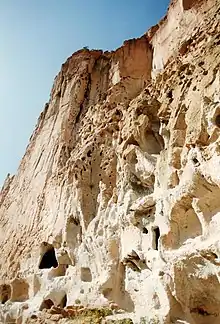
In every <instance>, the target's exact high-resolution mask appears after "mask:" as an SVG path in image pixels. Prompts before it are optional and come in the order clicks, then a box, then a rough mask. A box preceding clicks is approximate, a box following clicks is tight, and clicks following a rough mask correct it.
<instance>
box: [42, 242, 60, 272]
mask: <svg viewBox="0 0 220 324" xmlns="http://www.w3.org/2000/svg"><path fill="white" fill-rule="evenodd" d="M52 267H53V268H57V267H58V262H57V258H56V254H55V250H54V247H50V248H49V249H48V250H47V251H46V252H45V253H44V255H43V257H42V259H41V262H40V265H39V269H49V268H52Z"/></svg>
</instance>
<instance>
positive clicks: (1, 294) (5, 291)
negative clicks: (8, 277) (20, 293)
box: [0, 284, 11, 304]
mask: <svg viewBox="0 0 220 324" xmlns="http://www.w3.org/2000/svg"><path fill="white" fill-rule="evenodd" d="M10 298H11V286H10V285H6V284H3V285H1V286H0V301H1V303H2V304H5V303H6V302H7V301H8V300H9V299H10Z"/></svg>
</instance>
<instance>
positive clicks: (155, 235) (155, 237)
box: [142, 226, 160, 251]
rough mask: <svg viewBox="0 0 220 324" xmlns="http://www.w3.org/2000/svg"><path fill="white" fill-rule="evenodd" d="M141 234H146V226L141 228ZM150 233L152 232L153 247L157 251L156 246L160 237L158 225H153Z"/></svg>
mask: <svg viewBox="0 0 220 324" xmlns="http://www.w3.org/2000/svg"><path fill="white" fill-rule="evenodd" d="M142 232H143V234H148V229H147V228H146V227H144V228H143V231H142ZM152 234H153V240H152V241H153V242H152V243H153V244H152V246H153V249H154V250H157V251H158V247H159V238H160V229H159V227H158V226H157V227H154V228H152Z"/></svg>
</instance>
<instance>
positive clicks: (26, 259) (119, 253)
mask: <svg viewBox="0 0 220 324" xmlns="http://www.w3.org/2000/svg"><path fill="white" fill-rule="evenodd" d="M219 45H220V3H219V1H218V0H203V1H202V0H200V1H199V0H194V1H193V0H191V1H190V0H173V1H172V2H171V4H170V6H169V9H168V12H167V15H166V16H165V17H164V18H163V19H162V21H161V22H160V23H159V24H158V25H156V26H154V27H152V28H151V29H150V30H149V31H148V32H146V34H145V35H143V36H142V37H140V38H138V39H133V40H128V41H125V42H124V44H123V46H122V47H120V48H119V49H117V50H116V51H114V52H103V51H100V50H93V51H90V50H87V49H83V50H79V51H78V52H76V53H74V54H73V55H72V56H71V57H70V58H68V59H67V61H66V62H65V63H64V64H63V65H62V68H61V71H60V73H59V74H58V75H57V77H56V78H55V80H54V85H53V88H52V91H51V95H50V100H49V102H48V103H47V104H46V105H45V108H44V110H43V112H42V113H41V115H40V117H39V119H38V122H37V125H36V128H35V130H34V132H33V135H32V136H31V138H30V142H29V144H28V147H27V149H26V153H25V155H24V157H23V159H22V161H21V164H20V166H19V168H18V171H17V174H16V175H15V176H13V177H11V176H10V175H9V176H8V177H7V179H6V181H5V183H4V185H3V188H2V191H1V195H0V246H1V264H0V279H1V282H0V300H1V305H0V321H1V322H2V323H17V324H22V323H55V322H58V323H101V321H102V323H142V324H143V323H164V324H170V323H190V324H209V323H210V324H219V323H220V312H219V309H220V284H219V265H220V241H219V233H220V232H219V228H220V218H219V215H220V204H219V196H220V177H219V173H218V169H219V167H220V151H219V143H220V142H219V133H220V95H219V89H220V70H219V67H220V46H219ZM218 289H219V291H218ZM77 305H78V306H77ZM79 305H80V306H79ZM97 309H98V310H97ZM91 313H92V315H91ZM94 313H95V315H94ZM93 315H94V316H95V317H93ZM107 315H108V316H107Z"/></svg>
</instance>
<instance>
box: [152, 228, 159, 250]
mask: <svg viewBox="0 0 220 324" xmlns="http://www.w3.org/2000/svg"><path fill="white" fill-rule="evenodd" d="M159 238H160V229H159V227H155V228H153V249H154V250H158V247H159Z"/></svg>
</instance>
